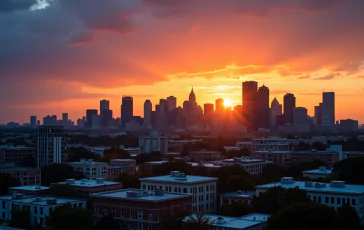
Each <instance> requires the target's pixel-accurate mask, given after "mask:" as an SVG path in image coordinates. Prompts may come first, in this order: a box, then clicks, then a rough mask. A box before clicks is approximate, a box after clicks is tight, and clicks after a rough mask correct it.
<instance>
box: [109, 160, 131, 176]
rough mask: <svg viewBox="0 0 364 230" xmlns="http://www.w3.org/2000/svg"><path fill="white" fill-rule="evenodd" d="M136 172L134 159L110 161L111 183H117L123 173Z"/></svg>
mask: <svg viewBox="0 0 364 230" xmlns="http://www.w3.org/2000/svg"><path fill="white" fill-rule="evenodd" d="M135 172H136V160H134V159H114V160H110V164H109V166H107V174H108V180H109V181H116V180H117V179H118V178H119V176H120V175H121V174H123V173H127V174H134V173H135Z"/></svg>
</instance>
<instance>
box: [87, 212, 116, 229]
mask: <svg viewBox="0 0 364 230" xmlns="http://www.w3.org/2000/svg"><path fill="white" fill-rule="evenodd" d="M93 229H94V230H106V229H107V230H120V229H121V226H120V221H118V220H116V219H114V216H113V215H107V216H103V217H101V218H100V219H99V220H98V222H97V223H96V224H95V226H94V228H93Z"/></svg>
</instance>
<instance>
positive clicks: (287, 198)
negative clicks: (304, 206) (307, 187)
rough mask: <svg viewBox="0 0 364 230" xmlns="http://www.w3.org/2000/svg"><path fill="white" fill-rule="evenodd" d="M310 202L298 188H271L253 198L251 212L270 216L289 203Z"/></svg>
mask: <svg viewBox="0 0 364 230" xmlns="http://www.w3.org/2000/svg"><path fill="white" fill-rule="evenodd" d="M310 202H311V200H310V199H309V197H308V196H307V194H306V192H305V191H304V190H301V189H298V188H290V189H285V188H282V187H273V188H270V189H268V190H267V191H266V192H264V193H262V194H260V195H259V196H257V197H254V198H253V200H252V203H251V204H252V210H253V212H256V213H266V214H272V213H274V212H276V211H277V210H279V209H281V208H283V207H286V206H288V205H290V204H291V203H310Z"/></svg>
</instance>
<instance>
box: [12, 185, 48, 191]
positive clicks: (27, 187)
mask: <svg viewBox="0 0 364 230" xmlns="http://www.w3.org/2000/svg"><path fill="white" fill-rule="evenodd" d="M10 189H16V190H23V191H40V190H49V186H39V185H25V186H16V187H10Z"/></svg>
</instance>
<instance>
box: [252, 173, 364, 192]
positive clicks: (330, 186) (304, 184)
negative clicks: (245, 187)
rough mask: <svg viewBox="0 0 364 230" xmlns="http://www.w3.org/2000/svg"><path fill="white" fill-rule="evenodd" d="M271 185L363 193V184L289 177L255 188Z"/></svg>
mask: <svg viewBox="0 0 364 230" xmlns="http://www.w3.org/2000/svg"><path fill="white" fill-rule="evenodd" d="M273 187H283V188H299V189H302V190H305V191H307V192H319V193H339V194H352V195H357V194H364V185H350V184H345V182H344V181H332V182H331V183H321V182H312V181H294V180H293V178H291V177H283V178H282V179H281V181H280V182H276V183H271V184H263V185H257V186H255V188H256V189H269V188H273Z"/></svg>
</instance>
